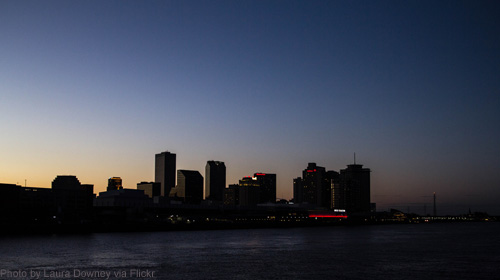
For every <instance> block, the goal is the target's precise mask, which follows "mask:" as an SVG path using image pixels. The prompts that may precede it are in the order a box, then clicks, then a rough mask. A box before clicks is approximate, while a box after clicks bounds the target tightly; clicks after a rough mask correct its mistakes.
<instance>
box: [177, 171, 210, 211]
mask: <svg viewBox="0 0 500 280" xmlns="http://www.w3.org/2000/svg"><path fill="white" fill-rule="evenodd" d="M172 195H173V196H174V197H175V198H176V199H177V200H180V201H183V202H185V203H190V204H199V203H200V202H201V201H202V200H203V176H201V174H200V172H198V171H194V170H177V187H176V188H175V189H174V191H173V192H172Z"/></svg>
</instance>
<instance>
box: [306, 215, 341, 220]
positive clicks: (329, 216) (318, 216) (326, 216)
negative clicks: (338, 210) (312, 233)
mask: <svg viewBox="0 0 500 280" xmlns="http://www.w3.org/2000/svg"><path fill="white" fill-rule="evenodd" d="M309 218H344V219H345V218H347V215H329V214H309Z"/></svg>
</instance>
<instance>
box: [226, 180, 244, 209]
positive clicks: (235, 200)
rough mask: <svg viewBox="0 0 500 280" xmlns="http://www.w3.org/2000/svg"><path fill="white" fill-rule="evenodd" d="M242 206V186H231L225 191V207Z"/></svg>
mask: <svg viewBox="0 0 500 280" xmlns="http://www.w3.org/2000/svg"><path fill="white" fill-rule="evenodd" d="M239 204H240V185H238V184H231V185H229V186H228V187H227V188H225V189H224V205H239Z"/></svg>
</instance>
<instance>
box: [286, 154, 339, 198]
mask: <svg viewBox="0 0 500 280" xmlns="http://www.w3.org/2000/svg"><path fill="white" fill-rule="evenodd" d="M337 181H338V173H337V172H335V171H326V169H325V168H324V167H322V166H318V165H316V163H314V162H310V163H308V164H307V168H306V169H304V171H302V178H300V177H299V178H295V179H294V180H293V194H294V202H295V203H309V204H314V205H316V206H320V207H324V208H331V207H332V185H333V183H334V182H337Z"/></svg>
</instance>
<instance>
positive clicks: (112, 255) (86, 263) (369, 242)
mask: <svg viewBox="0 0 500 280" xmlns="http://www.w3.org/2000/svg"><path fill="white" fill-rule="evenodd" d="M0 250H1V251H0V279H37V278H38V279H106V278H108V277H109V279H118V278H123V277H126V278H127V279H130V278H136V279H153V278H155V279H186V280H188V279H189V280H191V279H500V272H499V271H500V269H499V268H498V267H499V265H500V223H450V224H417V225H415V224H404V225H375V226H351V227H341V226H338V227H323V228H294V229H254V230H217V231H185V232H154V233H96V234H89V235H77V236H75V235H52V236H23V237H0ZM136 269H137V270H136ZM37 273H38V274H37ZM97 273H101V274H97ZM106 273H108V274H106ZM115 273H116V274H115ZM117 276H122V277H117ZM138 276H142V277H138ZM151 277H153V278H151Z"/></svg>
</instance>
